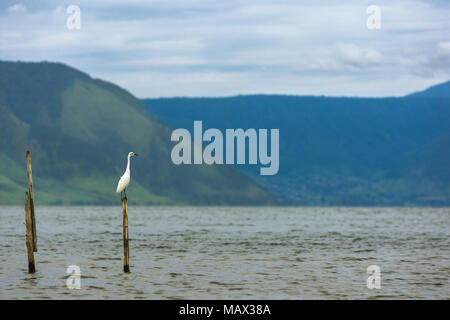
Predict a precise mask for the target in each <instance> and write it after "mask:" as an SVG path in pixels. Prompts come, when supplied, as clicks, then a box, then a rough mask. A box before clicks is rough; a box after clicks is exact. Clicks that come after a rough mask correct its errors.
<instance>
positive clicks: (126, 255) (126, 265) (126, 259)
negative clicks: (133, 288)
mask: <svg viewBox="0 0 450 320" xmlns="http://www.w3.org/2000/svg"><path fill="white" fill-rule="evenodd" d="M122 211H123V271H124V272H127V273H128V272H130V248H129V247H128V208H127V197H123V199H122Z"/></svg>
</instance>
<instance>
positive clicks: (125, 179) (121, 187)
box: [116, 152, 137, 199]
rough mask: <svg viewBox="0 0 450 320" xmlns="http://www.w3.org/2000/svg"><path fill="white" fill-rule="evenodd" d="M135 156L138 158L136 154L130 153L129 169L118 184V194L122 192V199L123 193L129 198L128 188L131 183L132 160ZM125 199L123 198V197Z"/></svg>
mask: <svg viewBox="0 0 450 320" xmlns="http://www.w3.org/2000/svg"><path fill="white" fill-rule="evenodd" d="M133 156H137V154H136V153H134V152H130V153H128V162H127V169H126V170H125V173H124V174H123V176H121V177H120V180H119V183H118V184H117V190H116V192H117V193H119V192H120V196H121V197H122V192H123V193H124V196H125V198H126V197H127V193H126V191H127V187H128V184H129V183H130V158H131V157H133ZM122 199H123V197H122Z"/></svg>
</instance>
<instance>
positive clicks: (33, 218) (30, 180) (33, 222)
mask: <svg viewBox="0 0 450 320" xmlns="http://www.w3.org/2000/svg"><path fill="white" fill-rule="evenodd" d="M27 173H28V195H29V197H30V199H29V206H30V214H31V226H32V229H31V232H32V237H33V251H34V252H37V234H36V216H35V211H34V191H33V174H32V171H31V154H30V150H27Z"/></svg>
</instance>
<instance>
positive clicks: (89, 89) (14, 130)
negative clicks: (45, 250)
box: [0, 62, 275, 205]
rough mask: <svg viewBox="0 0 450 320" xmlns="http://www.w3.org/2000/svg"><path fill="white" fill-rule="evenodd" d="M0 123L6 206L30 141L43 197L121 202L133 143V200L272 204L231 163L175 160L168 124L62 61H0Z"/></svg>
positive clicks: (22, 184) (20, 191) (1, 192)
mask: <svg viewBox="0 0 450 320" xmlns="http://www.w3.org/2000/svg"><path fill="white" fill-rule="evenodd" d="M0 128H1V129H0V130H1V135H0V205H13V204H14V205H19V204H23V197H24V192H25V190H26V167H25V150H27V149H30V150H31V154H32V161H33V180H34V185H35V198H36V204H37V205H44V204H61V205H74V204H118V203H120V196H119V195H118V194H116V193H115V188H116V184H117V181H118V178H119V177H120V176H121V175H122V173H123V171H124V169H125V166H126V155H127V153H128V152H129V151H134V152H137V153H138V154H139V155H140V156H139V157H137V158H133V161H132V167H131V170H132V171H131V172H132V183H131V184H130V187H129V192H128V196H129V201H130V202H131V203H138V204H177V205H178V204H180V205H181V204H190V205H225V204H226V205H252V204H259V205H265V204H274V203H275V200H274V198H273V197H272V196H271V195H270V194H269V193H268V192H266V191H265V190H264V189H262V188H261V187H260V186H259V185H258V184H256V183H255V182H253V180H252V179H250V178H248V177H247V176H245V175H244V174H242V173H239V172H238V171H236V170H234V169H233V168H230V167H227V166H206V165H202V166H198V165H197V166H176V165H174V164H172V162H171V160H170V151H171V148H172V144H171V142H170V134H171V130H170V129H169V128H168V127H167V126H166V125H164V124H162V123H161V122H159V121H158V120H156V119H155V118H153V117H152V116H151V115H149V114H148V112H147V110H146V109H145V107H144V106H143V104H142V103H141V102H140V101H139V100H138V99H136V98H135V97H133V96H132V95H131V94H130V93H128V92H127V91H125V90H123V89H121V88H119V87H117V86H115V85H113V84H111V83H108V82H104V81H102V80H98V79H92V78H91V77H90V76H89V75H87V74H85V73H82V72H79V71H77V70H75V69H73V68H70V67H68V66H66V65H63V64H58V63H23V62H0Z"/></svg>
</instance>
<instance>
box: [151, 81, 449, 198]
mask: <svg viewBox="0 0 450 320" xmlns="http://www.w3.org/2000/svg"><path fill="white" fill-rule="evenodd" d="M143 101H144V103H145V105H146V106H147V108H148V110H149V112H150V113H151V114H153V115H155V116H156V117H158V118H159V119H161V121H163V122H164V123H166V124H167V125H169V126H171V127H173V128H187V129H189V130H192V124H193V121H194V120H202V121H203V127H204V130H206V129H207V128H218V129H220V130H222V131H223V132H224V130H225V129H226V128H243V129H248V128H256V129H258V128H267V129H270V128H279V129H280V170H279V173H278V175H276V176H266V177H261V176H259V175H258V172H257V167H256V166H248V165H244V166H236V167H237V168H238V169H239V170H241V171H242V172H245V173H246V174H248V175H249V176H251V177H253V178H254V179H256V180H257V181H258V182H260V183H261V184H262V185H264V186H265V187H266V188H267V189H268V190H269V191H270V192H272V193H273V194H275V195H276V196H277V197H278V198H279V199H280V200H281V201H283V202H284V203H289V204H296V205H362V206H371V205H417V206H422V205H423V206H428V205H431V206H441V205H442V206H444V205H445V206H446V205H450V168H449V163H450V148H449V146H450V82H446V83H444V84H441V85H437V86H433V87H431V88H430V89H428V90H425V91H422V92H419V93H416V94H412V95H409V96H406V97H403V98H328V97H313V96H286V95H249V96H235V97H227V98H161V99H144V100H143Z"/></svg>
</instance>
